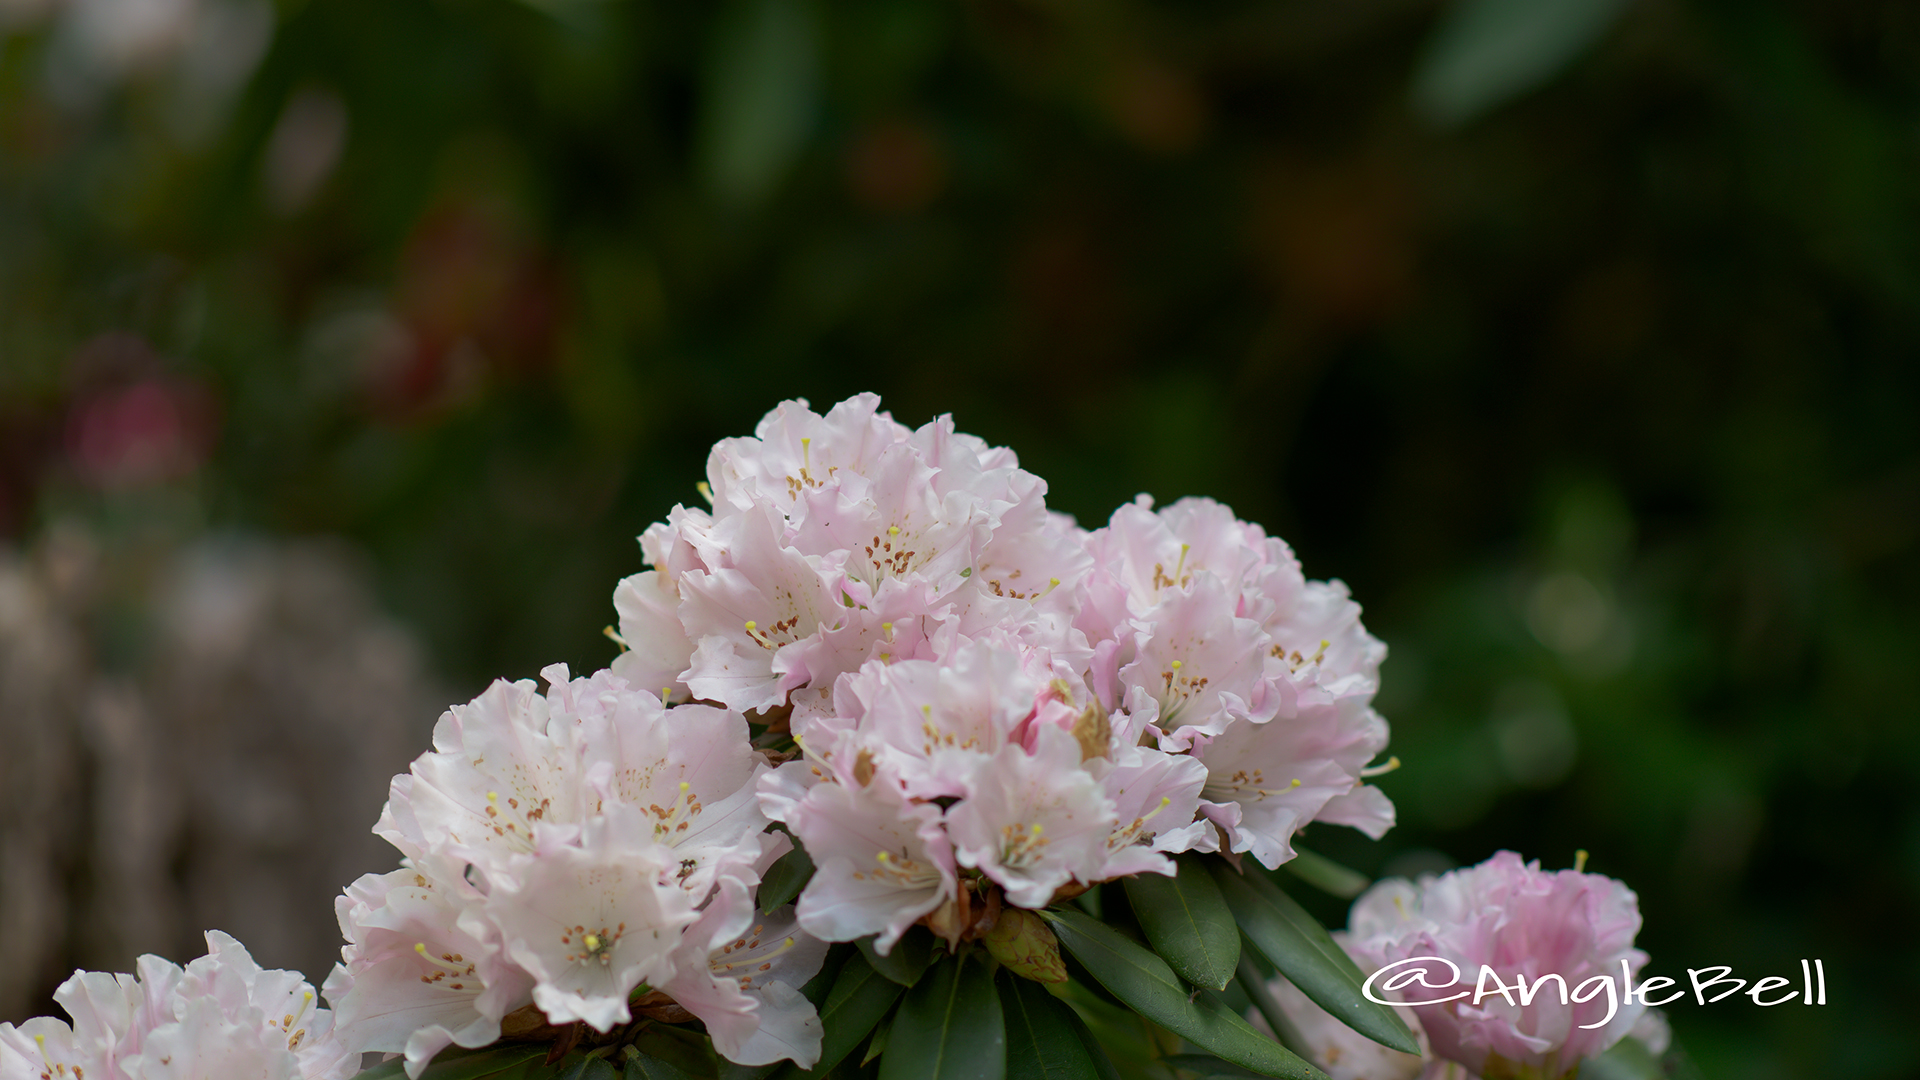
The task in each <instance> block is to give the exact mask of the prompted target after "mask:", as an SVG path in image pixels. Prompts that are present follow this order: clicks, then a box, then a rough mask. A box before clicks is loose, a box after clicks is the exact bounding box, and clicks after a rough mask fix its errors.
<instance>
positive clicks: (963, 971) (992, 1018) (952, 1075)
mask: <svg viewBox="0 0 1920 1080" xmlns="http://www.w3.org/2000/svg"><path fill="white" fill-rule="evenodd" d="M1006 1074H1007V1030H1006V1020H1005V1018H1004V1017H1003V1016H1002V1015H1001V1013H1000V995H999V994H998V993H997V992H996V991H995V990H994V986H993V973H992V972H990V971H988V970H987V966H986V964H984V963H980V962H978V961H974V960H972V959H970V958H968V957H959V958H956V959H954V960H952V961H950V962H947V963H943V964H937V965H935V966H934V968H933V970H932V971H930V972H928V973H927V977H926V978H924V979H921V980H920V984H919V985H918V986H915V987H914V988H913V989H912V990H910V991H908V992H907V998H906V1000H905V1001H902V1002H901V1003H900V1011H899V1013H897V1014H895V1016H894V1018H893V1029H892V1033H891V1034H889V1035H888V1036H887V1052H886V1054H885V1056H883V1057H881V1059H880V1080H1004V1077H1005V1076H1006Z"/></svg>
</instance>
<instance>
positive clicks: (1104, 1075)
mask: <svg viewBox="0 0 1920 1080" xmlns="http://www.w3.org/2000/svg"><path fill="white" fill-rule="evenodd" d="M1064 1018H1065V1019H1066V1022H1067V1026H1068V1027H1069V1028H1071V1029H1072V1030H1073V1036H1074V1038H1076V1039H1079V1040H1080V1045H1081V1046H1083V1047H1085V1048H1086V1051H1087V1057H1088V1058H1089V1059H1090V1060H1091V1061H1092V1062H1093V1074H1094V1075H1095V1076H1097V1077H1099V1078H1100V1080H1120V1070H1119V1069H1117V1068H1115V1067H1114V1064H1113V1061H1112V1059H1111V1058H1108V1057H1107V1048H1106V1047H1104V1046H1101V1045H1100V1040H1098V1039H1096V1038H1094V1037H1093V1032H1091V1031H1088V1030H1087V1022H1086V1021H1085V1020H1082V1019H1080V1014H1079V1012H1078V1011H1076V1010H1075V1009H1073V1008H1072V1007H1071V1006H1068V1008H1067V1009H1066V1011H1065V1013H1064Z"/></svg>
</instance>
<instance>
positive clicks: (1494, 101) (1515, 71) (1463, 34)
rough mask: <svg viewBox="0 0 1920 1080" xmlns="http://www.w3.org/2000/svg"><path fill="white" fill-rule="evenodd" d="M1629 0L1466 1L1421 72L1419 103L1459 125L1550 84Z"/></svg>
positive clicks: (1446, 20)
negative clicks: (1536, 88) (1548, 82)
mask: <svg viewBox="0 0 1920 1080" xmlns="http://www.w3.org/2000/svg"><path fill="white" fill-rule="evenodd" d="M1625 7H1626V0H1460V2H1458V3H1454V4H1450V5H1448V7H1447V11H1446V15H1445V16H1443V17H1442V19H1441V21H1440V26H1439V28H1438V29H1436V30H1435V31H1434V34H1433V37H1432V39H1431V40H1429V41H1428V43H1427V47H1426V51H1425V55H1423V56H1422V57H1421V58H1420V66H1419V69H1418V70H1417V71H1416V72H1415V74H1414V79H1413V97H1414V103H1415V104H1416V105H1418V106H1419V108H1420V110H1421V111H1422V112H1424V113H1426V114H1427V116H1429V117H1430V118H1432V119H1434V120H1437V121H1439V122H1441V123H1447V124H1457V123H1462V122H1464V121H1466V120H1470V119H1472V118H1473V117H1474V116H1476V115H1478V114H1480V113H1482V112H1485V111H1486V110H1488V109H1490V108H1493V107H1494V106H1496V105H1499V104H1501V103H1502V102H1504V101H1507V100H1509V99H1511V98H1514V97H1517V96H1519V95H1520V94H1523V93H1525V92H1527V91H1529V90H1532V89H1533V88H1535V87H1536V86H1539V85H1541V84H1542V83H1545V82H1547V81H1548V80H1549V79H1551V78H1553V77H1554V76H1555V75H1557V74H1559V72H1560V71H1561V69H1563V68H1565V67H1566V66H1567V65H1568V64H1569V63H1572V62H1573V60H1574V59H1575V58H1576V57H1578V56H1579V55H1580V54H1581V53H1582V52H1584V51H1585V50H1586V49H1587V48H1589V47H1590V46H1592V45H1593V44H1594V43H1595V42H1597V41H1598V40H1599V39H1600V37H1601V35H1603V34H1605V33H1606V32H1607V30H1608V29H1609V28H1610V27H1611V26H1612V25H1613V23H1614V21H1615V20H1616V19H1617V18H1618V17H1619V15H1620V12H1621V11H1622V10H1623V9H1625Z"/></svg>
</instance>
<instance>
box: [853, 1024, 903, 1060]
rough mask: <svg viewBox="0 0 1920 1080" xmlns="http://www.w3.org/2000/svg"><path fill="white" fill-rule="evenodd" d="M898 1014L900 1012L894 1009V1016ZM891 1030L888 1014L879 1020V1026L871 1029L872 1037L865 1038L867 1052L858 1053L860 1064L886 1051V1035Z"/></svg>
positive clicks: (891, 1025)
mask: <svg viewBox="0 0 1920 1080" xmlns="http://www.w3.org/2000/svg"><path fill="white" fill-rule="evenodd" d="M898 1015H900V1014H899V1012H898V1011H896V1012H895V1013H894V1016H898ZM892 1031H893V1017H892V1016H889V1017H887V1018H886V1019H885V1020H882V1021H880V1026H879V1027H877V1028H874V1029H873V1038H871V1039H868V1040H867V1052H866V1053H864V1054H861V1055H860V1064H861V1065H863V1066H864V1065H866V1063H867V1062H869V1061H872V1060H873V1059H874V1058H877V1057H879V1056H880V1055H881V1054H884V1053H886V1052H887V1035H888V1034H889V1033H890V1032H892Z"/></svg>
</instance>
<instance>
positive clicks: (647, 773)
mask: <svg viewBox="0 0 1920 1080" xmlns="http://www.w3.org/2000/svg"><path fill="white" fill-rule="evenodd" d="M542 675H543V676H544V677H545V678H546V680H547V682H548V684H549V688H548V690H547V691H546V692H545V693H544V694H543V693H541V692H539V690H538V689H537V688H536V686H535V685H534V684H533V683H531V682H519V683H505V682H497V683H495V684H494V685H493V686H491V687H489V688H488V689H487V690H486V691H485V692H483V693H482V694H481V695H480V697H478V698H476V699H475V700H474V701H473V702H472V703H471V704H469V705H464V706H457V707H455V708H453V709H451V710H449V711H448V712H447V714H446V715H445V716H444V717H442V718H441V721H440V725H439V727H438V728H437V729H436V730H435V733H434V747H435V749H434V751H433V752H431V753H428V754H424V755H422V756H421V757H420V758H419V759H418V760H417V761H415V762H414V764H413V767H412V769H411V770H410V771H409V772H408V773H407V774H405V775H402V776H399V777H396V778H395V779H394V782H393V787H392V793H391V797H390V798H389V800H388V803H387V807H386V810H385V811H384V812H383V813H382V815H381V819H380V823H379V825H378V826H377V827H376V831H377V832H379V833H380V834H381V835H382V836H385V837H386V838H387V839H389V840H390V841H392V842H393V844H394V845H395V846H396V847H397V848H399V849H400V851H401V852H402V853H403V854H404V855H405V856H406V865H405V866H403V868H402V869H401V870H398V871H395V872H394V873H391V874H386V875H369V876H367V877H365V878H362V879H361V880H360V881H358V882H356V883H355V884H354V885H353V886H352V887H351V888H349V889H348V890H347V893H346V895H345V896H343V897H341V899H340V901H339V903H338V912H339V916H340V923H341V930H342V932H343V934H344V935H345V936H346V938H347V946H346V948H344V949H343V950H342V963H341V965H340V966H339V967H337V968H336V969H335V970H334V973H333V977H332V978H330V979H329V980H328V982H327V993H328V996H329V999H330V1000H333V1001H335V1002H337V1003H338V1005H339V1007H340V1009H341V1011H342V1015H343V1023H342V1033H341V1036H342V1040H343V1041H344V1042H346V1043H347V1044H348V1045H350V1046H351V1047H352V1048H353V1049H354V1051H355V1052H360V1051H382V1052H386V1053H404V1054H405V1055H406V1068H407V1072H408V1075H410V1076H417V1075H419V1074H420V1071H421V1070H422V1069H424V1068H425V1066H426V1065H427V1063H428V1062H429V1061H431V1060H432V1058H433V1056H434V1055H435V1054H436V1053H438V1052H439V1051H440V1050H441V1049H443V1048H445V1047H446V1046H447V1045H449V1044H454V1043H457V1044H459V1045H461V1046H483V1045H486V1044H487V1043H489V1042H492V1041H493V1040H495V1039H497V1038H499V1036H500V1031H501V1021H502V1019H503V1017H504V1016H505V1015H506V1014H507V1013H509V1012H512V1011H514V1010H516V1009H519V1008H521V1007H523V1006H525V1005H527V1004H528V1003H529V1002H530V1003H532V1004H533V1005H535V1006H537V1007H538V1009H539V1011H540V1013H541V1014H542V1015H544V1017H545V1018H546V1020H547V1021H548V1022H550V1023H553V1024H567V1023H572V1022H574V1021H583V1022H585V1023H586V1024H588V1025H590V1026H592V1027H593V1028H595V1029H597V1030H599V1031H608V1030H611V1029H612V1028H613V1027H614V1026H616V1025H618V1024H623V1023H626V1022H628V1021H629V1020H630V1019H631V1017H632V1013H631V1009H630V1007H629V1005H630V999H631V997H632V995H633V993H634V992H635V991H636V990H637V989H639V988H640V987H641V985H642V984H643V983H644V984H647V985H649V986H653V987H660V986H664V985H667V984H670V983H675V980H676V979H679V980H680V981H679V982H678V983H677V985H680V986H682V987H683V988H691V989H689V991H688V992H689V993H693V992H694V991H696V990H697V991H701V992H703V993H704V994H705V997H702V998H701V1000H702V1001H705V1000H707V999H708V998H711V997H712V993H711V991H710V989H709V988H707V987H706V986H705V984H703V983H701V982H699V981H698V980H697V979H695V980H693V981H688V980H689V979H691V978H692V976H690V975H688V974H687V972H686V971H683V970H682V968H681V964H682V962H683V960H684V961H685V962H686V963H690V964H696V965H697V967H698V969H699V970H702V971H704V970H705V969H706V967H707V964H706V959H707V958H706V956H705V954H704V953H701V952H700V950H699V949H698V948H696V947H694V946H693V945H690V944H689V942H688V940H687V939H686V937H685V935H686V934H687V933H688V932H690V931H689V928H690V927H692V926H694V925H695V924H696V923H702V920H706V921H705V922H704V923H702V925H703V926H704V927H705V929H703V930H701V931H699V932H700V933H708V932H718V931H717V930H715V929H714V925H713V923H712V920H713V919H716V918H719V913H718V912H714V911H711V908H712V906H713V905H714V904H716V903H721V902H722V901H721V900H720V899H719V898H721V897H735V896H738V895H743V894H750V893H751V890H752V889H753V888H754V887H755V886H757V885H758V883H759V880H760V874H761V873H762V872H764V870H765V869H766V867H767V866H768V865H769V864H770V863H771V862H772V861H773V859H775V858H777V857H778V856H779V855H780V854H782V853H783V852H785V851H786V850H789V849H790V847H791V844H790V842H789V840H788V839H787V837H786V836H784V835H782V834H779V833H768V832H767V831H766V828H767V824H768V822H767V818H766V817H765V816H764V815H763V814H762V813H761V810H760V802H759V797H758V792H757V786H758V785H757V781H758V779H759V777H760V776H761V775H762V774H764V773H766V772H767V771H768V764H767V761H766V759H765V757H764V756H763V755H761V754H760V753H759V752H757V751H755V750H754V749H753V747H752V744H751V742H750V741H749V738H748V728H747V724H746V721H745V719H744V718H742V717H741V715H740V714H739V713H737V712H732V711H730V710H727V709H722V708H715V707H713V706H711V705H707V704H700V703H691V704H681V705H669V704H668V700H663V699H671V697H672V690H671V688H670V687H669V688H667V689H668V692H667V693H665V694H662V693H660V692H658V691H655V690H651V689H646V688H643V687H639V686H635V685H633V684H631V683H629V682H628V681H627V679H626V678H624V677H623V676H621V675H619V674H618V673H616V672H614V671H599V672H595V673H594V674H592V675H589V676H586V677H584V678H572V677H571V676H570V673H569V672H568V671H567V669H566V667H565V666H564V665H555V666H553V667H550V668H548V669H546V670H545V671H544V672H542ZM725 902H726V903H733V902H734V901H731V900H729V901H725ZM703 907H704V908H708V909H710V910H709V911H703V910H702V909H703ZM729 925H730V924H729ZM809 940H811V939H809ZM688 957H692V959H686V958H688ZM800 981H801V982H804V981H805V980H804V979H801V980H800ZM768 993H769V994H771V995H773V996H774V997H777V998H779V1001H778V1003H777V1005H776V1006H770V1007H769V1008H767V1009H765V1010H759V1009H754V1008H747V1009H744V1010H742V1009H735V1010H733V1011H732V1012H731V1013H729V1014H728V1015H729V1016H730V1019H729V1020H728V1025H729V1026H728V1027H727V1031H728V1032H729V1034H728V1036H727V1038H728V1039H729V1040H730V1041H729V1042H728V1044H727V1045H729V1046H735V1047H740V1048H744V1047H748V1046H754V1047H758V1048H759V1049H758V1050H757V1051H756V1052H773V1051H775V1050H777V1049H778V1048H779V1047H783V1046H787V1045H788V1044H789V1043H790V1042H791V1038H790V1036H792V1033H793V1032H794V1031H797V1030H801V1029H804V1028H805V1026H806V1024H807V1023H808V1020H807V1017H812V1016H813V1006H812V1004H811V1003H810V1002H807V1001H806V999H804V998H801V997H799V995H798V993H797V992H795V993H793V994H792V995H790V996H782V992H781V991H779V990H771V991H769V992H768ZM756 1000H757V999H756ZM688 1007H689V1008H693V1007H695V1006H693V1005H689V1006H688ZM723 1011H724V1010H723ZM801 1014H805V1015H801ZM760 1019H770V1020H775V1021H777V1023H778V1024H779V1025H780V1026H779V1029H778V1031H770V1032H769V1033H768V1034H767V1036H766V1038H765V1039H760V1038H759V1036H758V1035H757V1034H756V1028H755V1025H756V1024H757V1023H758V1022H759V1020H760ZM812 1023H814V1024H815V1025H817V1023H818V1020H817V1017H815V1018H814V1019H813V1020H812ZM783 1033H784V1034H783ZM817 1052H818V1051H817V1046H816V1047H815V1050H814V1053H815V1054H816V1055H817ZM777 1057H778V1055H777V1054H776V1057H774V1058H768V1059H766V1061H772V1060H777ZM762 1063H765V1062H762Z"/></svg>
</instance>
